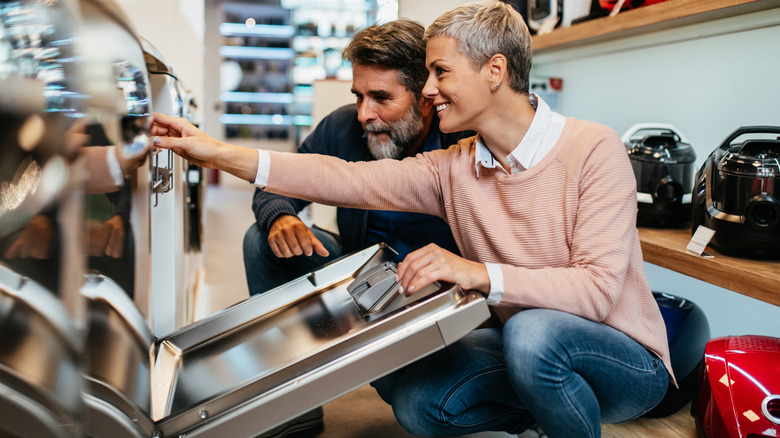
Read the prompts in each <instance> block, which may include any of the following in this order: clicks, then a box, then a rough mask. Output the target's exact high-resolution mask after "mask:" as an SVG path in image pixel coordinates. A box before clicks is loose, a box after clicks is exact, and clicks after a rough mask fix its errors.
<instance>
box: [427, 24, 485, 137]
mask: <svg viewBox="0 0 780 438" xmlns="http://www.w3.org/2000/svg"><path fill="white" fill-rule="evenodd" d="M425 65H426V66H427V67H428V80H427V81H426V82H425V88H423V96H424V97H426V98H429V99H431V100H432V101H433V105H434V108H435V109H436V111H437V112H438V115H439V129H441V130H442V131H444V132H455V131H463V130H469V129H470V130H475V131H478V132H479V129H478V126H479V122H480V121H479V118H480V115H481V114H483V113H484V111H483V109H484V108H485V106H486V105H487V101H488V99H487V96H489V95H490V84H489V81H488V77H487V75H486V74H483V71H482V70H474V67H473V66H472V65H471V63H470V62H469V59H468V58H466V57H465V56H464V55H463V54H461V53H460V51H458V48H457V45H456V44H455V40H454V39H452V38H448V37H435V38H431V39H429V40H428V45H427V47H426V51H425Z"/></svg>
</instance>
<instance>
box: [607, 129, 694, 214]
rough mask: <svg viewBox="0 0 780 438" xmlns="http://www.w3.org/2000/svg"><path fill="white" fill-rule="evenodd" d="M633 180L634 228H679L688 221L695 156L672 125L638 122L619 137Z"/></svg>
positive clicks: (684, 139)
mask: <svg viewBox="0 0 780 438" xmlns="http://www.w3.org/2000/svg"><path fill="white" fill-rule="evenodd" d="M622 140H623V143H624V144H625V145H626V148H627V149H628V156H629V158H630V159H631V167H632V168H633V169H634V175H635V177H636V189H637V194H636V199H637V205H638V212H637V225H640V226H648V227H680V226H683V225H685V224H687V223H688V222H689V221H690V218H691V207H690V203H691V191H692V187H693V175H694V173H695V171H696V169H695V167H694V162H695V161H696V153H695V152H694V151H693V148H691V145H690V143H689V142H688V140H687V139H686V138H685V136H683V135H682V134H681V133H680V130H679V129H677V128H675V127H674V126H673V125H669V124H665V123H639V124H636V125H634V126H632V127H631V128H629V129H628V131H626V133H625V134H623V137H622Z"/></svg>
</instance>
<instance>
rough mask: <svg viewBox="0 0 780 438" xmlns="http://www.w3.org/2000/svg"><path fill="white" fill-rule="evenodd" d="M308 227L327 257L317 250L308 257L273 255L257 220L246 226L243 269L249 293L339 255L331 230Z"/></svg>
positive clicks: (280, 282) (262, 290)
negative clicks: (327, 253) (322, 246)
mask: <svg viewBox="0 0 780 438" xmlns="http://www.w3.org/2000/svg"><path fill="white" fill-rule="evenodd" d="M311 231H312V233H314V235H315V236H316V237H317V239H319V240H320V242H322V244H323V245H324V246H325V248H326V249H327V250H328V252H329V253H330V254H329V255H328V257H322V256H320V255H317V253H314V254H312V255H311V256H310V257H306V256H305V255H300V256H295V257H291V258H288V259H287V258H279V257H276V256H275V255H274V253H273V252H272V251H271V246H270V245H269V244H268V233H267V232H265V231H262V230H261V229H260V227H258V226H257V224H252V225H251V226H250V227H249V229H248V230H247V231H246V234H244V270H245V271H246V282H247V285H248V286H249V295H257V294H260V293H263V292H266V291H268V290H270V289H273V288H275V287H276V286H280V285H282V284H284V283H287V282H288V281H291V280H295V279H296V278H298V277H300V276H302V275H305V274H307V273H309V272H311V271H313V270H315V269H317V268H319V267H320V266H322V265H324V264H325V263H327V262H330V261H332V260H335V259H337V258H339V257H341V255H342V252H341V245H340V244H339V241H338V240H337V239H336V237H335V236H334V235H333V234H331V233H329V232H327V231H324V230H322V229H320V228H316V227H315V228H312V229H311Z"/></svg>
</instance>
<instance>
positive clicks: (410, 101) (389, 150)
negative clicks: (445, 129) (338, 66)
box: [352, 64, 424, 159]
mask: <svg viewBox="0 0 780 438" xmlns="http://www.w3.org/2000/svg"><path fill="white" fill-rule="evenodd" d="M352 93H353V94H354V95H355V97H356V98H357V110H358V120H359V121H360V123H362V124H363V129H365V130H366V136H367V139H368V147H369V149H370V150H371V154H372V155H373V156H374V157H375V158H377V159H382V158H395V159H398V158H401V157H403V155H404V151H406V150H408V149H410V148H411V146H412V145H413V144H414V143H415V141H416V140H417V139H418V138H419V136H420V135H421V134H422V131H423V127H424V123H423V120H422V114H421V112H420V103H419V102H418V101H417V99H415V97H414V93H412V92H411V91H409V90H408V89H406V87H405V86H404V85H403V84H401V81H400V73H399V71H398V70H386V69H381V68H378V67H375V66H366V65H360V64H355V65H353V67H352Z"/></svg>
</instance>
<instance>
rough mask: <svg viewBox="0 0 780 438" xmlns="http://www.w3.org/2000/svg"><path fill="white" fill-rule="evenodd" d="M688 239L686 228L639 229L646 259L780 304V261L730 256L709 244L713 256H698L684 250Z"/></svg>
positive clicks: (689, 236) (776, 304)
mask: <svg viewBox="0 0 780 438" xmlns="http://www.w3.org/2000/svg"><path fill="white" fill-rule="evenodd" d="M690 238H691V233H690V230H688V229H653V228H639V240H640V241H641V242H642V253H643V255H644V259H645V261H646V262H648V263H652V264H654V265H658V266H660V267H662V268H667V269H671V270H673V271H675V272H679V273H681V274H684V275H687V276H689V277H693V278H697V279H699V280H702V281H706V282H707V283H711V284H714V285H716V286H720V287H723V288H726V289H729V290H732V291H734V292H737V293H740V294H742V295H746V296H749V297H751V298H755V299H757V300H761V301H764V302H767V303H770V304H774V305H775V306H780V261H777V260H751V259H747V258H737V257H732V256H728V255H724V254H721V253H719V252H718V251H716V250H713V249H712V248H711V247H707V252H708V253H710V254H712V255H714V257H700V256H698V255H695V254H692V253H690V252H688V251H687V250H686V249H685V247H686V245H687V244H688V241H689V240H690Z"/></svg>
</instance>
